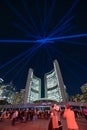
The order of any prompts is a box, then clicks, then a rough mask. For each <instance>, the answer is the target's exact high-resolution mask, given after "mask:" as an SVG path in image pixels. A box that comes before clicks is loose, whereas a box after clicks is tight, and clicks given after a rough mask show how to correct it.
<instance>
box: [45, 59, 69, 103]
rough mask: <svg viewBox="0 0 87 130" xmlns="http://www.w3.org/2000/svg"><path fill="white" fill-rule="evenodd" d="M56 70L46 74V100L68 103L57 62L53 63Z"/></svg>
mask: <svg viewBox="0 0 87 130" xmlns="http://www.w3.org/2000/svg"><path fill="white" fill-rule="evenodd" d="M53 65H54V69H53V70H52V71H51V72H49V73H46V74H45V77H44V82H45V98H48V99H50V100H51V99H53V100H55V101H57V102H67V93H66V88H65V86H64V83H63V78H62V75H61V71H60V67H59V64H58V62H57V60H55V61H54V63H53Z"/></svg>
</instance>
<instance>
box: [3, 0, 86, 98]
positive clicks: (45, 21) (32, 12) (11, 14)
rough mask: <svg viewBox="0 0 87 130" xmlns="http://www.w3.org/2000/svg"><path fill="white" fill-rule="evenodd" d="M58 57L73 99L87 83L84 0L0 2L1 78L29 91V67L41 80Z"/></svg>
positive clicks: (5, 0) (8, 0)
mask: <svg viewBox="0 0 87 130" xmlns="http://www.w3.org/2000/svg"><path fill="white" fill-rule="evenodd" d="M55 59H57V60H58V62H59V66H60V69H61V73H62V77H63V81H64V84H65V85H66V88H67V92H68V94H69V95H74V94H77V93H81V90H80V87H81V86H82V85H83V84H85V83H86V82H87V2H86V1H85V0H83V1H79V0H21V1H19V0H1V1H0V77H1V78H3V79H4V82H5V83H9V82H13V83H14V84H15V86H16V90H17V91H19V90H20V89H21V88H25V85H26V80H27V74H28V69H29V68H32V69H33V70H34V74H35V75H36V76H37V77H40V78H41V79H42V97H43V95H44V84H43V79H44V74H45V73H47V72H49V71H51V70H52V69H53V61H54V60H55Z"/></svg>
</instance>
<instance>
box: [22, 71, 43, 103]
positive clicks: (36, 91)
mask: <svg viewBox="0 0 87 130" xmlns="http://www.w3.org/2000/svg"><path fill="white" fill-rule="evenodd" d="M39 98H41V79H40V78H38V77H36V76H35V75H34V74H33V70H32V69H29V72H28V77H27V82H26V87H25V98H24V103H25V104H26V103H33V101H35V100H38V99H39Z"/></svg>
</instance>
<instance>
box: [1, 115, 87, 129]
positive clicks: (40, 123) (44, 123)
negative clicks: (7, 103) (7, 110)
mask: <svg viewBox="0 0 87 130" xmlns="http://www.w3.org/2000/svg"><path fill="white" fill-rule="evenodd" d="M61 121H62V124H63V130H67V126H66V121H65V119H62V120H61ZM48 123H49V120H45V119H40V120H37V121H32V122H30V121H28V122H27V123H19V122H18V123H16V124H15V126H12V125H11V121H9V120H5V121H3V122H0V130H47V128H48ZM77 123H78V125H79V130H87V121H86V120H85V119H83V118H82V119H81V118H80V119H77Z"/></svg>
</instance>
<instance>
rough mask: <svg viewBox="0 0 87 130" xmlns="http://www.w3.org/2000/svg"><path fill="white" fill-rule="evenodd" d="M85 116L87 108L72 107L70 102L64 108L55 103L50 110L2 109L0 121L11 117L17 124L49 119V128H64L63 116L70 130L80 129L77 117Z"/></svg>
mask: <svg viewBox="0 0 87 130" xmlns="http://www.w3.org/2000/svg"><path fill="white" fill-rule="evenodd" d="M81 116H82V117H85V119H86V120H87V108H83V109H82V111H81V110H79V109H71V107H70V105H69V104H66V106H65V107H62V109H61V108H60V107H59V106H58V105H57V104H54V105H53V106H52V107H51V109H50V110H44V111H41V110H36V109H21V110H19V109H14V110H12V109H8V110H4V111H2V110H1V111H0V121H4V119H10V120H11V124H12V125H15V124H16V122H20V123H26V122H27V121H34V120H38V119H48V120H49V125H48V130H63V126H62V122H61V118H65V119H66V123H67V128H68V130H78V129H79V128H78V124H77V122H76V118H78V117H81Z"/></svg>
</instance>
